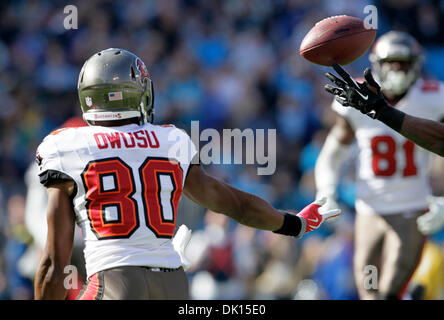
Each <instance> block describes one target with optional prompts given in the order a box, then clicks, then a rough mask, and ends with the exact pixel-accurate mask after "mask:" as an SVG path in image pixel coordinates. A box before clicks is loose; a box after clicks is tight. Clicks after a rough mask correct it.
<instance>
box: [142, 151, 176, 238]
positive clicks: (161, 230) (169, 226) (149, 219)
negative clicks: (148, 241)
mask: <svg viewBox="0 0 444 320" xmlns="http://www.w3.org/2000/svg"><path fill="white" fill-rule="evenodd" d="M153 166H160V168H157V169H156V168H155V167H153ZM151 167H153V171H152V172H150V171H149V170H150V168H151ZM148 174H152V176H148ZM161 175H167V176H169V177H170V178H171V183H172V184H173V190H172V191H171V195H170V204H171V208H172V210H173V219H172V220H167V219H165V218H164V214H163V206H162V201H161V198H160V192H161V186H160V176H161ZM139 176H140V179H141V185H142V203H143V207H144V212H145V223H146V226H147V227H148V228H149V229H150V230H151V231H152V232H153V233H154V234H155V235H156V237H158V238H172V237H173V235H174V230H175V228H176V216H177V209H178V207H179V200H180V197H181V195H182V191H183V187H182V179H183V170H182V168H181V166H180V165H179V163H178V162H177V161H174V160H170V159H168V158H160V157H148V158H147V159H146V160H145V162H144V163H143V164H142V165H141V166H140V168H139ZM148 180H151V181H152V183H151V184H150V183H149V182H148ZM147 186H148V187H147ZM148 188H151V189H148ZM152 188H155V189H152ZM154 196H156V200H152V201H150V199H152V197H154Z"/></svg>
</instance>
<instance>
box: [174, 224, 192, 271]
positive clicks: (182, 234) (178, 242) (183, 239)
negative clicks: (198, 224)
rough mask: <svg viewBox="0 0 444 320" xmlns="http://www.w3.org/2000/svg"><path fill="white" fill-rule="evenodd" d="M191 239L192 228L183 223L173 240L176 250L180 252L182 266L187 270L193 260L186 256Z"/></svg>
mask: <svg viewBox="0 0 444 320" xmlns="http://www.w3.org/2000/svg"><path fill="white" fill-rule="evenodd" d="M190 239H191V230H190V229H188V227H187V226H186V225H184V224H183V225H181V226H180V227H179V229H178V230H177V232H176V234H175V235H174V237H173V240H172V241H171V242H172V243H173V247H174V250H176V252H177V253H178V254H179V256H180V261H181V262H182V267H183V269H184V270H185V271H186V270H187V269H188V268H189V267H190V266H191V262H190V261H189V260H188V259H187V257H186V256H185V249H186V248H187V245H188V243H189V242H190Z"/></svg>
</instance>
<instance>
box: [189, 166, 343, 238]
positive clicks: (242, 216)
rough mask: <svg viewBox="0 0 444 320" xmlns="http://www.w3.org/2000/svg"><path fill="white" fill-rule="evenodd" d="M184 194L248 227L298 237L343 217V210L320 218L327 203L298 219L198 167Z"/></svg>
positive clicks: (315, 206) (301, 213) (310, 208)
mask: <svg viewBox="0 0 444 320" xmlns="http://www.w3.org/2000/svg"><path fill="white" fill-rule="evenodd" d="M184 192H185V195H186V196H187V197H189V198H190V199H191V200H193V201H194V202H196V203H197V204H199V205H201V206H203V207H205V208H207V209H210V210H212V211H214V212H217V213H222V214H225V215H226V216H228V217H230V218H232V219H234V220H235V221H237V222H239V223H241V224H244V225H246V226H249V227H253V228H257V229H263V230H270V231H274V232H276V233H281V234H286V235H292V236H297V237H301V236H302V235H303V234H305V233H306V232H309V231H312V230H314V229H316V228H318V227H319V226H320V225H321V223H322V222H323V221H325V220H327V219H330V218H332V217H335V216H338V215H339V214H340V210H338V209H337V210H331V211H328V212H326V213H324V214H323V215H320V214H319V213H318V208H319V207H320V206H321V205H323V204H324V203H325V201H324V202H320V203H313V204H310V205H309V206H307V207H306V208H305V209H304V210H302V211H301V212H300V213H299V214H298V215H293V214H289V213H286V212H283V211H280V210H278V209H275V208H273V206H271V205H270V204H269V203H268V202H267V201H265V200H263V199H261V198H259V197H257V196H255V195H253V194H250V193H247V192H244V191H241V190H239V189H236V188H234V187H232V186H230V185H229V184H227V183H225V182H223V181H220V180H218V179H216V178H214V177H212V176H210V175H207V174H206V173H205V171H204V170H203V169H202V168H201V166H199V165H195V166H193V167H192V168H191V169H190V171H189V173H188V177H187V180H186V184H185V189H184ZM307 216H309V217H310V218H314V219H313V220H314V221H315V222H311V221H308V223H307Z"/></svg>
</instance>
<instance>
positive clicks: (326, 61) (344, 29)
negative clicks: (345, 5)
mask: <svg viewBox="0 0 444 320" xmlns="http://www.w3.org/2000/svg"><path fill="white" fill-rule="evenodd" d="M375 37H376V29H373V28H366V27H365V25H364V21H363V20H361V19H359V18H356V17H351V16H346V15H340V16H333V17H329V18H325V19H323V20H321V21H319V22H318V23H316V25H315V26H314V27H313V28H311V30H310V31H309V32H308V33H307V34H306V35H305V37H304V39H303V40H302V43H301V47H300V48H299V53H300V54H301V56H303V57H304V58H305V59H307V60H308V61H311V62H313V63H316V64H320V65H323V66H331V65H332V64H333V63H338V64H340V65H346V64H349V63H351V62H353V61H355V60H356V59H358V58H359V57H360V56H362V55H363V54H364V53H365V52H366V51H367V50H368V48H370V46H371V45H372V43H373V41H374V40H375Z"/></svg>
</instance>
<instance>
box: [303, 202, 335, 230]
mask: <svg viewBox="0 0 444 320" xmlns="http://www.w3.org/2000/svg"><path fill="white" fill-rule="evenodd" d="M326 202H327V197H323V198H321V199H318V200H316V201H315V202H313V203H311V204H309V205H308V206H306V207H305V208H304V209H302V211H301V212H299V213H298V214H297V215H298V216H299V217H300V218H302V219H303V220H304V221H305V232H304V233H303V234H306V233H307V232H310V231H313V230H316V229H317V228H319V227H320V226H321V224H322V223H323V222H324V221H326V220H329V219H333V218H336V217H338V216H339V215H340V214H341V210H340V209H339V208H335V209H331V210H326V211H322V210H319V209H320V208H321V207H322V206H323V205H325V204H326ZM319 211H321V212H322V213H320V212H319ZM303 227H304V226H303Z"/></svg>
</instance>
